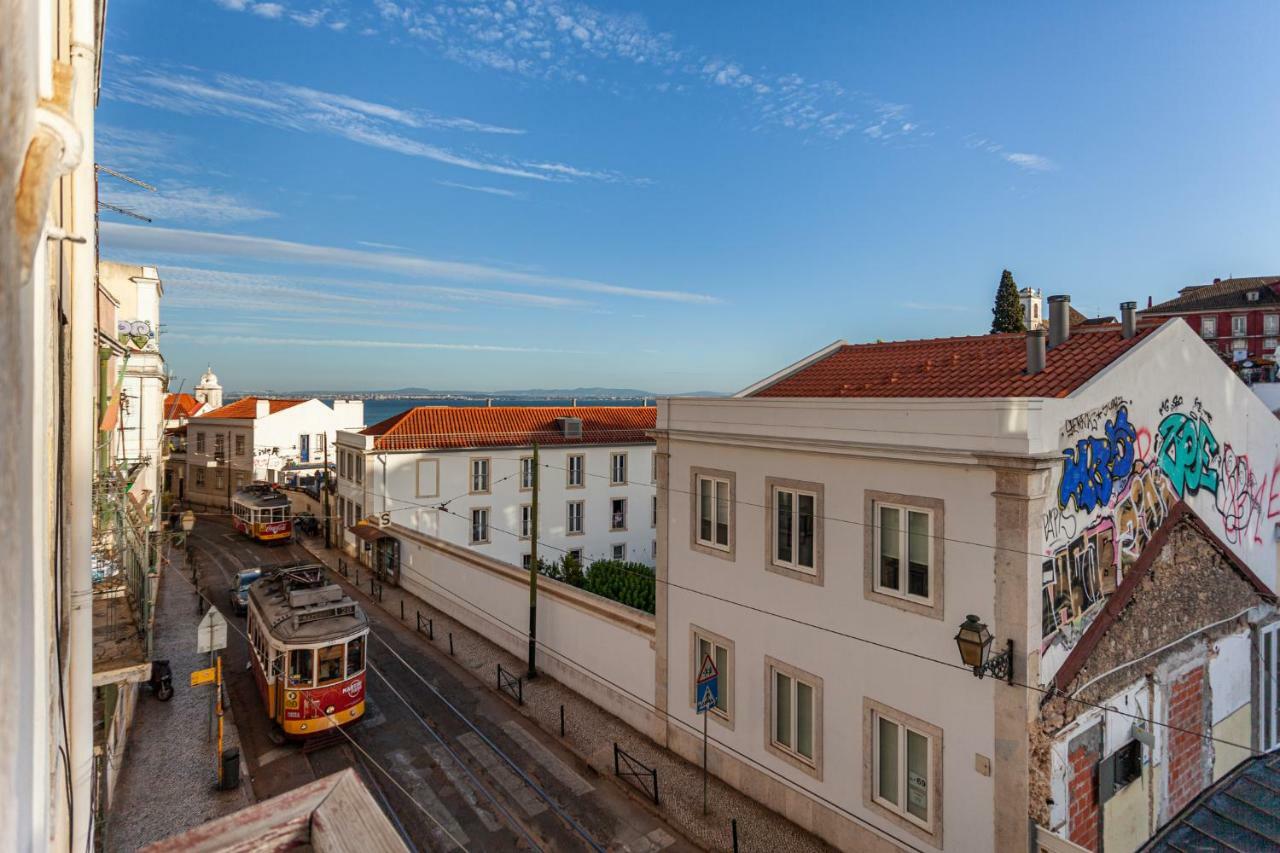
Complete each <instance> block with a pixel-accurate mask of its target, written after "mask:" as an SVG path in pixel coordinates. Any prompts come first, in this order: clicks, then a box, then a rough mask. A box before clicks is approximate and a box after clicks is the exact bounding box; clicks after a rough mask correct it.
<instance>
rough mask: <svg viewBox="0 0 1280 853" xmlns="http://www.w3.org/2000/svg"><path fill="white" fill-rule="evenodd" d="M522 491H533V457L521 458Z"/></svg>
mask: <svg viewBox="0 0 1280 853" xmlns="http://www.w3.org/2000/svg"><path fill="white" fill-rule="evenodd" d="M520 491H522V492H531V491H533V457H532V456H521V457H520Z"/></svg>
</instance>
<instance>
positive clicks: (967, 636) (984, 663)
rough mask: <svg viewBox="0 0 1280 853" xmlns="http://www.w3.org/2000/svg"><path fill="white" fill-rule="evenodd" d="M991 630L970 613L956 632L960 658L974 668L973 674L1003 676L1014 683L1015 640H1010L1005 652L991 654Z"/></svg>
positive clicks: (980, 676)
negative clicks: (993, 655)
mask: <svg viewBox="0 0 1280 853" xmlns="http://www.w3.org/2000/svg"><path fill="white" fill-rule="evenodd" d="M991 640H992V637H991V632H990V631H988V630H987V626H986V625H985V624H984V623H982V622H979V621H978V617H977V616H974V615H972V614H970V615H969V616H966V617H965V620H964V623H963V624H962V625H961V626H960V630H959V632H958V633H957V634H956V645H957V646H958V647H959V648H960V660H962V661H963V662H964V665H965V666H967V667H969V668H970V669H972V670H973V674H974V675H976V676H977V677H978V678H982V677H983V676H985V675H986V674H987V673H990V674H991V675H993V676H995V677H996V678H1003V679H1004V680H1005V681H1006V682H1007V683H1009V684H1013V640H1009V642H1008V645H1007V646H1006V647H1005V650H1004V651H1003V652H1000V653H999V654H997V655H996V656H995V657H992V656H991Z"/></svg>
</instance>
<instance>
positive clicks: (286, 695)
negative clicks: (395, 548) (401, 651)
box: [246, 564, 369, 740]
mask: <svg viewBox="0 0 1280 853" xmlns="http://www.w3.org/2000/svg"><path fill="white" fill-rule="evenodd" d="M247 618H248V624H247V628H246V633H247V634H248V637H249V657H250V661H251V666H252V669H253V677H254V680H255V681H256V682H257V685H258V692H259V694H260V695H261V696H262V704H263V706H264V707H265V708H266V710H267V715H268V716H269V717H270V718H271V720H272V722H273V723H275V725H276V726H278V727H279V729H280V731H281V732H283V734H284V736H285V737H286V738H290V739H294V740H305V739H306V738H308V737H311V736H313V735H316V734H320V733H322V732H326V731H329V730H331V729H334V728H336V727H338V726H346V725H349V724H351V723H354V722H356V721H357V720H359V719H360V718H361V717H362V716H363V715H364V710H365V704H364V695H365V659H366V656H367V654H368V646H369V620H368V617H366V616H365V613H364V611H363V610H362V609H361V608H360V605H359V604H357V603H356V602H355V601H353V600H352V599H351V598H350V597H349V596H348V595H347V594H346V592H344V591H343V589H342V587H341V586H339V585H337V584H335V583H332V582H330V581H329V579H328V578H326V577H325V567H324V566H322V565H319V564H299V565H295V566H281V567H277V568H272V569H265V570H264V572H263V575H262V577H261V578H260V579H258V580H257V581H254V583H253V584H252V585H251V586H250V587H249V610H248V616H247Z"/></svg>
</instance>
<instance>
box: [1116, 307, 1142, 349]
mask: <svg viewBox="0 0 1280 853" xmlns="http://www.w3.org/2000/svg"><path fill="white" fill-rule="evenodd" d="M1120 329H1121V331H1122V332H1123V333H1124V336H1125V339H1126V340H1127V339H1129V338H1132V337H1133V336H1134V335H1136V334H1137V333H1138V303H1136V302H1121V303H1120Z"/></svg>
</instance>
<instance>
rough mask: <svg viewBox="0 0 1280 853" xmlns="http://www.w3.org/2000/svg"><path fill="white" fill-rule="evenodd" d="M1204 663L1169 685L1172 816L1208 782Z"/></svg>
mask: <svg viewBox="0 0 1280 853" xmlns="http://www.w3.org/2000/svg"><path fill="white" fill-rule="evenodd" d="M1205 673H1206V670H1205V667H1204V666H1198V667H1196V668H1195V669H1193V670H1191V671H1190V672H1188V673H1187V674H1186V675H1183V676H1182V677H1181V678H1179V679H1177V680H1176V681H1174V682H1173V684H1172V686H1171V687H1170V688H1169V717H1168V719H1169V726H1170V728H1169V771H1168V772H1169V800H1168V809H1167V811H1166V812H1165V817H1166V819H1168V818H1171V817H1173V816H1174V815H1175V814H1177V813H1178V812H1179V811H1181V810H1182V807H1183V806H1185V805H1186V804H1187V803H1189V802H1190V801H1191V800H1192V798H1194V797H1195V795H1196V794H1198V793H1200V791H1201V790H1203V789H1204V786H1205V785H1206V784H1207V783H1208V778H1207V777H1206V774H1205V768H1206V762H1205V749H1206V744H1205V740H1204V738H1203V737H1202V735H1204V734H1207V732H1206V731H1205V715H1204V711H1205Z"/></svg>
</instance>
